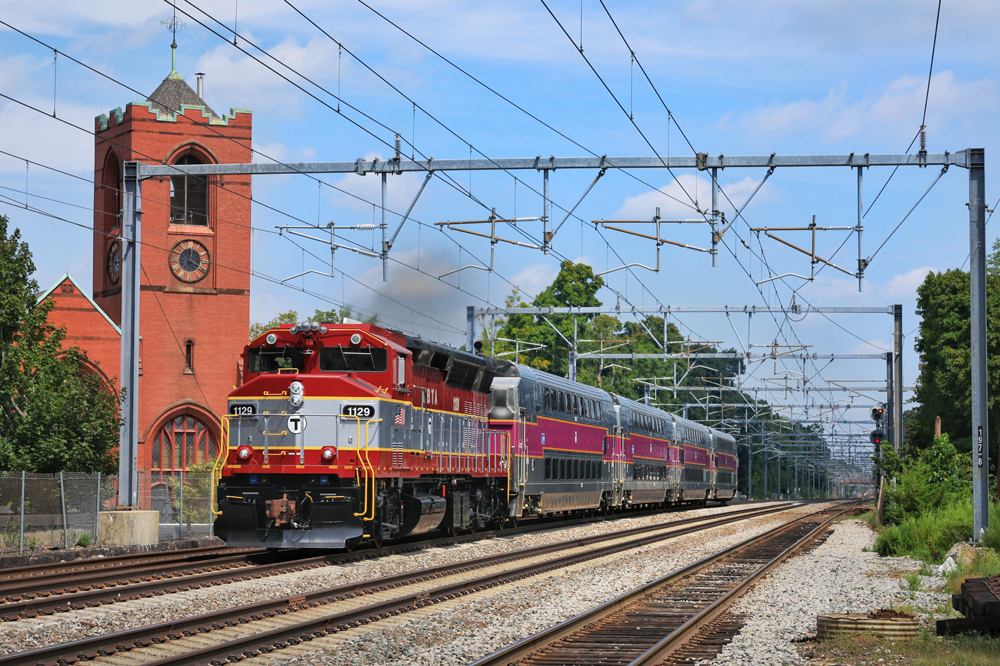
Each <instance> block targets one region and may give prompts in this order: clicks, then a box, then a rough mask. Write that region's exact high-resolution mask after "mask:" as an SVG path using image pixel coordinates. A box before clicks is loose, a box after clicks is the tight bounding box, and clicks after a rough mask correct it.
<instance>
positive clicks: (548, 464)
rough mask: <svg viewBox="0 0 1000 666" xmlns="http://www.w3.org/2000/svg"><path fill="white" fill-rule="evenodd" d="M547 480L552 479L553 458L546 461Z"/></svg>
mask: <svg viewBox="0 0 1000 666" xmlns="http://www.w3.org/2000/svg"><path fill="white" fill-rule="evenodd" d="M545 478H546V479H551V478H552V458H546V459H545Z"/></svg>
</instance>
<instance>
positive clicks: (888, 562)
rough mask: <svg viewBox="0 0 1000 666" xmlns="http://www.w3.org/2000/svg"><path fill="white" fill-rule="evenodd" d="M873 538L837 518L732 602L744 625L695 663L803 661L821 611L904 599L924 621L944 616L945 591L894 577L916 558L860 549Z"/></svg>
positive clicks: (756, 665)
mask: <svg viewBox="0 0 1000 666" xmlns="http://www.w3.org/2000/svg"><path fill="white" fill-rule="evenodd" d="M874 543H875V533H874V532H872V530H871V529H870V528H869V527H868V525H867V524H866V523H865V522H864V521H861V520H846V521H842V522H839V523H836V524H835V526H834V529H833V534H831V535H830V537H829V538H828V539H827V540H826V542H825V543H823V544H821V545H820V546H819V547H818V548H816V549H815V550H813V551H812V552H810V553H807V554H805V555H801V556H799V557H795V558H793V559H791V560H789V561H788V562H785V563H784V564H783V565H781V566H780V567H779V568H778V569H777V570H775V571H774V572H772V573H771V574H770V575H769V576H768V577H767V578H766V579H765V580H764V581H763V582H761V583H759V584H758V585H756V586H755V587H754V589H753V590H751V591H750V593H748V594H747V595H746V596H745V597H743V598H742V599H740V600H739V601H738V602H737V603H736V605H735V608H734V609H733V610H734V612H736V613H742V614H743V615H744V617H745V618H746V625H745V626H744V627H743V630H742V631H741V632H740V633H739V634H738V635H737V636H735V637H734V639H733V642H732V643H730V644H729V645H727V646H725V647H724V648H723V650H722V652H721V653H720V654H719V656H718V657H716V659H714V660H713V661H710V662H698V663H700V664H726V665H734V666H736V665H739V666H771V665H772V664H773V665H778V664H808V663H810V661H809V660H810V659H811V658H812V657H813V653H812V648H811V645H812V643H811V641H810V639H815V637H816V616H817V615H820V614H825V613H866V612H869V611H873V610H877V609H879V608H899V607H900V606H901V605H903V604H909V605H910V606H911V607H912V608H913V609H914V610H916V611H917V616H918V617H919V619H920V621H921V623H922V624H924V625H929V624H932V623H933V620H934V619H937V618H939V617H944V615H937V614H935V612H934V611H935V610H936V609H939V608H941V607H942V604H944V607H945V608H950V601H951V595H949V594H948V593H946V592H923V591H910V590H908V589H905V587H904V585H905V580H904V579H903V578H901V576H902V575H904V574H907V573H912V572H914V571H918V570H919V569H920V564H921V563H920V562H918V561H916V560H912V559H910V558H906V557H902V558H893V557H879V556H878V555H877V554H875V553H873V552H869V551H868V550H867V549H870V548H871V547H872V545H873V544H874ZM943 585H944V579H943V578H939V577H934V576H922V577H921V589H923V590H927V589H940V588H941V586H943ZM932 631H933V629H932ZM879 661H881V660H879Z"/></svg>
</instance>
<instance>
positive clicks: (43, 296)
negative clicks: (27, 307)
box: [35, 273, 122, 335]
mask: <svg viewBox="0 0 1000 666" xmlns="http://www.w3.org/2000/svg"><path fill="white" fill-rule="evenodd" d="M67 280H68V281H69V282H71V283H72V284H73V286H74V287H76V290H77V291H78V292H80V294H81V295H82V296H83V297H84V298H86V299H87V302H89V303H90V305H91V306H93V308H94V310H96V311H97V312H99V313H101V316H102V317H104V319H105V320H106V321H107V322H108V323H109V324H111V328H113V329H114V330H115V333H117V334H118V335H121V334H122V330H121V328H119V327H118V324H116V323H115V322H114V321H113V320H112V319H111V317H109V316H108V314H107V313H106V312H105V311H104V310H102V309H101V306H100V305H98V304H97V303H96V302H95V301H94V299H93V298H91V297H90V294H88V293H87V292H86V291H85V290H84V289H83V287H81V286H80V285H79V284H77V281H76V280H74V279H73V276H72V275H70V274H69V273H66V274H65V275H63V276H62V277H61V278H59V281H58V282H56V283H55V284H54V285H52V286H51V287H50V288H49V289H48V290H46V291H43V292H42V293H40V294H38V296H37V300H36V301H35V303H41V302H42V301H44V300H45V299H46V298H48V297H49V296H52V295H53V294H54V293H55V290H56V289H57V288H58V287H59V285H61V284H63V283H64V282H66V281H67Z"/></svg>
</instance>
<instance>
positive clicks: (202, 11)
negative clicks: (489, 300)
mask: <svg viewBox="0 0 1000 666" xmlns="http://www.w3.org/2000/svg"><path fill="white" fill-rule="evenodd" d="M186 2H188V4H189V5H192V6H193V7H195V8H196V9H198V11H200V12H201V13H202V14H204V15H205V16H208V17H209V18H211V19H212V20H213V21H215V22H216V23H217V24H218V25H220V26H221V27H222V28H223V29H227V30H228V28H227V27H226V26H225V25H224V24H222V23H221V22H220V21H218V20H217V19H215V18H214V17H211V15H210V14H208V13H207V12H205V11H204V10H203V9H201V8H199V7H197V6H196V5H194V4H193V3H192V2H190V0H186ZM289 6H292V5H291V4H290V3H289ZM292 8H293V9H295V7H294V6H292ZM181 11H182V13H184V14H185V15H186V16H188V17H189V18H191V19H192V20H194V21H195V22H198V23H199V24H200V25H202V26H204V24H203V23H201V22H200V21H198V19H197V18H194V17H192V16H191V15H190V14H188V13H187V12H184V11H183V10H181ZM296 11H297V12H299V10H297V9H296ZM299 13H300V14H301V15H303V17H304V18H306V19H307V20H309V21H310V23H313V25H314V26H315V25H316V24H315V23H314V22H312V21H311V20H310V19H308V17H306V16H305V15H304V14H302V12H299ZM204 27H206V29H208V30H209V31H210V32H213V34H216V35H218V33H216V32H215V31H214V30H212V29H211V28H208V27H207V26H204ZM316 27H317V28H319V26H316ZM319 29H320V30H321V31H322V29H321V28H319ZM323 32H324V34H325V35H326V36H327V37H328V38H329V39H330V40H331V41H333V42H334V43H336V44H338V47H339V46H341V42H339V41H337V40H336V39H334V38H333V37H332V36H330V35H329V34H328V33H326V32H325V31H323ZM218 36H220V37H221V35H218ZM245 41H246V40H245ZM251 45H252V46H253V47H254V48H256V49H257V50H260V51H262V52H263V50H262V49H260V47H258V46H256V45H253V44H252V43H251ZM240 50H241V51H243V52H244V53H246V51H245V50H243V49H240ZM345 50H346V49H345ZM265 53H266V52H265ZM348 53H350V54H351V55H352V57H354V58H355V59H356V60H358V61H359V62H362V64H364V63H363V61H361V60H360V59H359V58H358V57H357V56H356V55H355V54H353V53H352V52H350V51H348ZM247 55H248V56H249V57H251V58H254V56H252V55H250V54H247ZM267 55H268V57H269V58H271V59H274V58H273V56H270V54H267ZM254 60H257V61H258V62H259V59H257V58H254ZM278 62H280V61H278ZM282 65H283V66H284V67H285V68H286V69H288V70H289V71H292V72H295V73H296V75H298V76H302V75H301V74H299V73H298V72H297V71H296V70H295V69H294V68H291V67H289V66H288V65H285V64H284V63H282ZM265 66H266V65H265ZM365 66H366V67H368V66H367V65H365ZM269 69H271V68H269ZM368 69H369V70H371V71H372V72H373V73H374V74H376V76H379V78H380V79H382V80H383V81H385V82H386V83H387V84H389V82H388V81H386V80H385V79H384V78H383V77H381V75H379V74H378V73H377V72H374V70H372V69H371V68H370V67H368ZM272 71H273V69H272ZM279 76H281V75H280V74H279ZM282 78H285V80H288V79H287V77H284V76H282ZM302 78H303V79H305V80H308V79H306V77H302ZM289 82H290V83H292V84H293V85H296V84H295V83H294V82H291V81H289ZM389 85H390V86H392V84H389ZM296 87H298V88H299V89H302V88H301V86H297V85H296ZM317 87H319V88H320V89H321V90H324V92H327V94H331V93H329V91H326V90H325V89H323V88H322V87H320V86H317ZM392 87H393V89H394V90H396V92H398V93H399V94H400V95H402V96H403V97H404V98H405V99H407V100H408V101H410V102H411V103H413V104H414V105H416V102H415V101H414V100H412V99H411V98H410V97H408V96H406V95H405V94H404V93H402V91H400V90H399V89H398V88H396V87H395V86H392ZM307 94H310V96H312V97H313V98H314V99H318V98H316V97H315V95H311V93H308V92H307ZM320 101H321V100H320ZM321 103H322V102H321ZM323 104H324V106H326V107H327V108H330V109H332V107H331V106H330V105H328V104H325V103H323ZM417 106H418V108H420V109H421V110H422V111H423V112H424V113H425V114H427V115H428V116H429V117H432V118H433V116H431V115H430V114H429V113H428V112H427V111H426V109H423V107H419V105H417ZM434 120H435V121H436V122H438V123H439V124H442V123H440V121H438V120H437V119H436V118H434ZM442 126H443V127H445V128H446V129H448V131H449V132H451V133H452V134H453V135H454V136H456V138H458V139H459V140H460V141H462V142H463V143H466V144H467V145H468V146H469V147H470V150H472V149H473V146H472V144H471V142H468V141H466V140H465V139H463V138H462V137H460V136H459V135H458V134H457V133H455V132H453V131H452V130H451V129H450V128H447V126H445V125H443V124H442ZM411 147H412V146H411ZM418 152H419V151H418ZM476 152H478V153H479V154H480V155H482V156H483V157H484V158H486V159H487V160H491V158H489V156H487V155H485V154H484V153H483V152H482V151H479V150H477V151H476ZM421 155H422V153H421ZM491 161H492V160H491ZM502 170H504V171H505V172H507V170H506V169H502ZM507 173H509V172H507ZM511 175H512V174H511ZM449 178H450V176H449ZM515 179H516V177H515ZM452 182H453V183H454V184H453V187H455V188H456V189H458V190H459V191H462V190H463V189H464V188H462V186H461V185H458V184H457V181H454V180H453V179H452ZM522 182H523V181H522ZM524 184H525V185H526V186H527V187H528V188H529V189H531V190H532V191H534V192H535V193H536V194H541V193H539V192H538V191H537V190H536V189H535V188H533V187H532V186H531V185H529V184H527V183H524ZM463 193H464V194H466V196H468V197H469V198H470V199H471V200H473V201H475V202H476V203H479V204H480V205H481V206H483V207H484V208H487V209H488V210H492V209H491V208H488V207H487V206H486V204H485V203H483V202H481V201H479V200H478V199H477V198H475V197H474V196H472V194H471V192H467V191H466V192H463ZM552 203H553V204H554V205H556V206H557V207H558V208H561V209H562V210H564V211H565V210H566V209H565V208H563V207H562V206H559V205H558V204H557V203H555V202H552ZM566 212H567V213H569V212H570V211H566ZM576 217H577V218H578V219H581V221H582V218H579V216H576ZM514 229H515V230H516V231H517V232H518V233H520V234H521V235H522V236H524V237H525V238H528V239H529V240H532V241H534V242H535V243H538V242H539V241H538V239H536V238H534V237H532V236H530V235H528V234H527V233H526V232H525V231H524V230H523V229H521V228H520V227H514ZM599 235H601V238H602V240H604V241H605V242H606V243H607V242H608V241H607V239H606V238H605V237H604V236H603V234H599ZM459 247H463V246H462V245H461V244H459ZM615 253H616V255H617V251H615ZM470 254H471V253H470ZM554 254H556V255H557V256H559V257H560V258H563V259H567V258H566V257H564V256H563V255H561V254H560V253H558V252H554ZM480 263H483V262H481V261H480ZM630 272H631V271H630ZM499 277H501V278H502V279H504V280H505V281H506V282H507V283H508V284H511V286H513V287H515V289H517V286H516V285H513V284H512V283H510V281H509V280H506V279H505V278H503V276H502V275H499ZM636 279H637V280H638V281H639V282H640V284H641V285H642V287H643V289H644V290H645V291H646V292H647V293H649V294H650V295H652V296H653V297H654V298H655V295H654V294H653V292H652V291H651V290H649V289H648V287H646V286H645V284H643V283H642V281H641V280H639V279H638V277H636ZM612 291H614V290H612ZM616 293H617V295H618V296H619V297H621V294H620V292H616ZM625 300H626V302H628V300H627V298H626V299H625ZM657 301H658V302H659V300H658V299H657ZM661 305H662V303H661Z"/></svg>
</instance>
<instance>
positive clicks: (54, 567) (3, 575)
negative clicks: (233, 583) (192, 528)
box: [0, 546, 266, 592]
mask: <svg viewBox="0 0 1000 666" xmlns="http://www.w3.org/2000/svg"><path fill="white" fill-rule="evenodd" d="M265 550H266V549H264V548H226V547H225V546H205V547H201V548H186V549H184V550H171V551H166V552H159V553H130V554H127V555H112V556H109V557H102V558H100V559H96V558H87V559H79V560H71V561H69V562H51V563H48V564H31V565H28V566H24V567H11V568H9V569H4V570H3V571H0V592H2V591H3V589H4V588H3V586H4V585H5V584H7V582H9V581H23V580H38V579H41V578H43V577H46V576H50V575H63V574H76V573H79V572H85V571H94V570H102V569H103V570H107V569H123V568H125V567H130V566H137V565H145V566H148V565H149V564H150V563H152V562H173V561H180V560H194V559H197V558H202V559H205V560H207V559H209V558H213V557H219V556H226V555H230V554H233V553H251V552H254V553H262V552H265Z"/></svg>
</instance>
